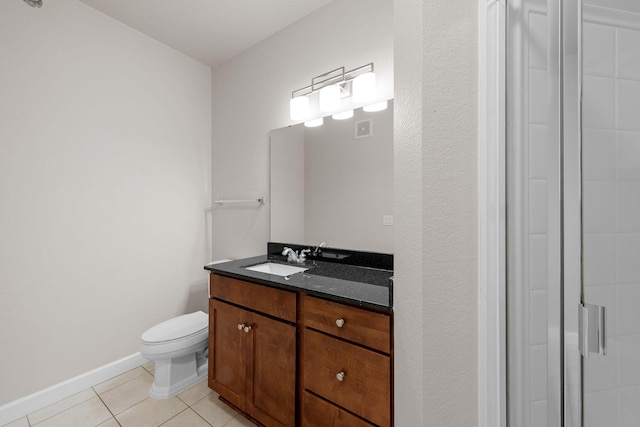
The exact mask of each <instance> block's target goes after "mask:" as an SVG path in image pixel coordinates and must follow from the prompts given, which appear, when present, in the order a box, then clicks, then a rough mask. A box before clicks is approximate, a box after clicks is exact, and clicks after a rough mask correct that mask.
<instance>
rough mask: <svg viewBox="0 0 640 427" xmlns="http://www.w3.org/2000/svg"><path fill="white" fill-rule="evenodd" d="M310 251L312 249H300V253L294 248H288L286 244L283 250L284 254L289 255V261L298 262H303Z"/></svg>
mask: <svg viewBox="0 0 640 427" xmlns="http://www.w3.org/2000/svg"><path fill="white" fill-rule="evenodd" d="M310 252H311V250H310V249H303V250H301V251H300V254H298V253H297V252H296V251H294V250H293V249H291V248H287V247H286V246H285V248H284V250H283V251H282V255H285V256H286V257H287V262H297V263H298V264H302V263H303V262H305V260H306V259H307V254H308V253H310Z"/></svg>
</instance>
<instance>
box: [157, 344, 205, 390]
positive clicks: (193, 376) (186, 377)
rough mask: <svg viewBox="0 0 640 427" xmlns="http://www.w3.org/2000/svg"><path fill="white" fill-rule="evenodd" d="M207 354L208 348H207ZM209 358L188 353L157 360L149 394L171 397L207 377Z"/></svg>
mask: <svg viewBox="0 0 640 427" xmlns="http://www.w3.org/2000/svg"><path fill="white" fill-rule="evenodd" d="M205 354H206V350H205ZM207 368H208V363H207V358H206V356H205V357H202V356H197V355H196V354H188V355H186V356H181V357H176V358H173V359H163V360H156V363H155V368H154V380H153V385H152V386H151V390H149V396H150V397H152V398H154V399H169V398H171V397H173V396H175V395H176V394H178V393H180V392H181V391H182V390H184V389H186V388H187V387H189V386H191V385H193V384H195V383H197V382H198V381H200V380H202V379H204V378H206V377H207V373H208V369H207Z"/></svg>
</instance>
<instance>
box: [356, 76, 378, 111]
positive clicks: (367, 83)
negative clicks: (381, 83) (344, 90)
mask: <svg viewBox="0 0 640 427" xmlns="http://www.w3.org/2000/svg"><path fill="white" fill-rule="evenodd" d="M351 93H352V95H353V102H354V103H356V104H364V103H367V102H369V101H371V100H373V98H374V97H375V95H376V75H375V74H374V73H371V72H369V73H364V74H360V75H359V76H358V77H356V78H355V79H353V86H352V88H351Z"/></svg>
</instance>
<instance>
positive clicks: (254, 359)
mask: <svg viewBox="0 0 640 427" xmlns="http://www.w3.org/2000/svg"><path fill="white" fill-rule="evenodd" d="M247 324H248V325H250V326H251V332H250V333H249V334H247V351H248V354H249V355H248V361H249V365H248V366H247V400H246V412H247V413H249V414H250V415H251V416H252V417H253V418H255V419H256V420H258V421H260V422H261V423H262V424H264V425H265V426H267V427H271V426H294V425H295V399H296V327H295V326H293V325H290V324H288V323H285V322H280V321H277V320H273V319H270V318H268V317H265V316H261V315H259V314H257V313H251V312H248V313H247Z"/></svg>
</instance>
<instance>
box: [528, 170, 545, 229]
mask: <svg viewBox="0 0 640 427" xmlns="http://www.w3.org/2000/svg"><path fill="white" fill-rule="evenodd" d="M547 206H548V202H547V181H545V180H530V181H529V233H530V234H546V233H547V221H548V218H547V215H548V212H547Z"/></svg>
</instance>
